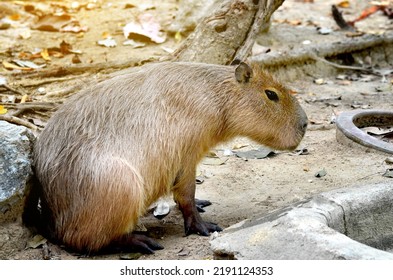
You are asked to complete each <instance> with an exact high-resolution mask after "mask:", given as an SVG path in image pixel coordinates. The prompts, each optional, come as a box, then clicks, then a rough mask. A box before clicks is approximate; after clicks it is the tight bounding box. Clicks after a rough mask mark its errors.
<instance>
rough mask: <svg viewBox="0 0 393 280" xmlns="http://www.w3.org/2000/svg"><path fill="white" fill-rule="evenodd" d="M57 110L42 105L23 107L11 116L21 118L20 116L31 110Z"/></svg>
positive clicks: (53, 107)
mask: <svg viewBox="0 0 393 280" xmlns="http://www.w3.org/2000/svg"><path fill="white" fill-rule="evenodd" d="M55 108H56V106H47V105H40V104H36V105H27V106H22V107H21V108H19V109H18V110H16V111H15V112H13V113H12V114H11V115H12V116H14V117H16V116H19V115H21V114H23V113H24V112H26V111H29V110H32V111H51V110H53V109H55Z"/></svg>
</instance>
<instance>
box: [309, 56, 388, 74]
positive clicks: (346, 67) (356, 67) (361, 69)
mask: <svg viewBox="0 0 393 280" xmlns="http://www.w3.org/2000/svg"><path fill="white" fill-rule="evenodd" d="M313 58H314V59H315V60H317V61H321V62H323V63H326V64H328V65H331V66H333V67H336V68H338V69H346V70H355V71H363V72H367V73H371V74H374V75H377V76H382V77H383V76H384V75H383V74H382V73H381V71H380V70H377V69H373V68H364V67H358V66H349V65H341V64H337V63H334V62H331V61H328V60H326V59H325V58H321V57H318V56H316V55H315V56H313ZM392 71H393V70H392Z"/></svg>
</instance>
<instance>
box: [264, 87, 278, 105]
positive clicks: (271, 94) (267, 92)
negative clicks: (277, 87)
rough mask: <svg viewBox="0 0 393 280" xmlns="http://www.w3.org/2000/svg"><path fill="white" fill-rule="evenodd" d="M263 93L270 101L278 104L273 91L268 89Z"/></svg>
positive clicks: (276, 96)
mask: <svg viewBox="0 0 393 280" xmlns="http://www.w3.org/2000/svg"><path fill="white" fill-rule="evenodd" d="M265 93H266V95H267V97H268V98H269V99H270V100H272V101H275V102H278V95H277V93H275V92H274V91H272V90H269V89H266V90H265Z"/></svg>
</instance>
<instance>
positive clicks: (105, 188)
mask: <svg viewBox="0 0 393 280" xmlns="http://www.w3.org/2000/svg"><path fill="white" fill-rule="evenodd" d="M307 122H308V120H307V116H306V114H305V112H304V111H303V109H302V108H301V107H300V105H299V103H298V101H297V100H296V98H295V97H294V96H293V95H291V94H290V93H289V90H288V89H287V88H286V87H284V86H283V85H282V84H281V83H279V82H277V81H276V80H275V79H274V78H273V77H272V76H271V75H269V74H268V73H266V72H264V71H263V70H261V69H260V67H259V66H257V65H255V64H251V66H249V65H248V64H246V63H244V62H241V63H240V64H238V65H232V66H221V65H211V64H202V63H191V62H162V63H151V64H148V65H145V66H141V67H137V68H134V69H132V70H131V71H130V72H129V73H128V74H123V75H119V76H117V77H114V78H111V79H109V80H106V81H103V82H100V83H97V84H95V85H94V86H92V87H89V88H86V89H84V90H83V91H82V92H80V93H78V94H75V95H74V96H73V97H71V98H69V100H67V102H66V103H65V104H64V105H63V106H62V107H61V108H60V109H59V110H58V111H57V112H56V113H54V114H53V116H52V117H51V119H50V120H49V122H48V124H47V126H46V127H45V129H44V130H43V131H42V133H41V135H40V136H39V137H38V140H37V141H36V143H35V147H34V166H33V167H34V170H35V181H36V182H35V183H33V186H32V188H31V190H30V191H29V192H28V194H27V198H26V204H25V210H24V213H23V221H24V223H25V224H26V225H27V226H32V225H35V226H36V227H37V228H39V229H40V230H41V231H42V233H43V234H44V235H45V236H47V237H48V238H49V239H50V240H53V241H54V242H58V243H60V244H63V245H65V246H66V247H68V248H70V249H72V250H74V251H78V252H82V253H87V254H89V253H95V252H99V251H101V250H104V251H105V250H106V249H107V248H112V247H113V248H120V249H121V250H123V251H127V250H128V251H129V250H139V251H141V252H144V253H153V252H154V250H157V249H160V248H162V247H161V245H160V244H158V243H157V242H156V241H154V239H152V238H149V237H147V236H145V235H143V234H138V233H135V232H133V230H134V229H135V226H136V224H137V221H138V218H139V217H141V216H142V215H143V214H144V213H145V211H146V210H147V208H148V207H149V206H150V205H151V204H152V203H153V202H155V201H156V200H157V199H158V198H160V197H161V196H164V195H167V194H168V193H170V192H172V193H173V197H174V200H175V201H176V203H177V205H178V207H179V209H180V210H181V212H182V214H183V218H184V226H185V232H186V234H187V235H188V234H191V233H197V234H200V235H209V233H210V232H213V231H219V230H221V229H220V227H219V226H217V225H216V224H214V223H209V222H205V221H203V220H202V218H201V216H200V214H199V213H198V211H197V209H196V205H195V173H196V166H197V164H198V163H199V162H200V160H201V159H202V158H203V157H204V155H205V154H206V153H207V152H208V151H209V150H210V149H211V148H213V147H214V146H216V145H217V144H218V143H221V142H223V141H227V140H229V139H231V138H233V137H235V136H246V137H249V138H250V139H253V140H255V141H257V142H259V143H260V144H263V145H265V146H268V147H271V148H273V149H277V150H291V149H294V148H295V147H297V146H298V144H299V142H300V141H301V139H302V138H303V135H304V133H305V131H306V127H307Z"/></svg>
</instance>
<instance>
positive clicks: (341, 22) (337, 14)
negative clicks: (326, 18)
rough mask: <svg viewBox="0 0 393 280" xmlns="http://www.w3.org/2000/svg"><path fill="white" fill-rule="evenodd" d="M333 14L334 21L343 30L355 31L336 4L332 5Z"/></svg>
mask: <svg viewBox="0 0 393 280" xmlns="http://www.w3.org/2000/svg"><path fill="white" fill-rule="evenodd" d="M332 15H333V19H334V21H335V22H336V23H337V25H338V26H339V27H340V28H341V29H342V30H348V31H355V28H354V27H353V26H351V25H350V24H349V23H348V22H347V21H346V20H345V19H344V17H343V15H342V14H341V12H340V11H339V10H338V9H337V7H336V5H332Z"/></svg>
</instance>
